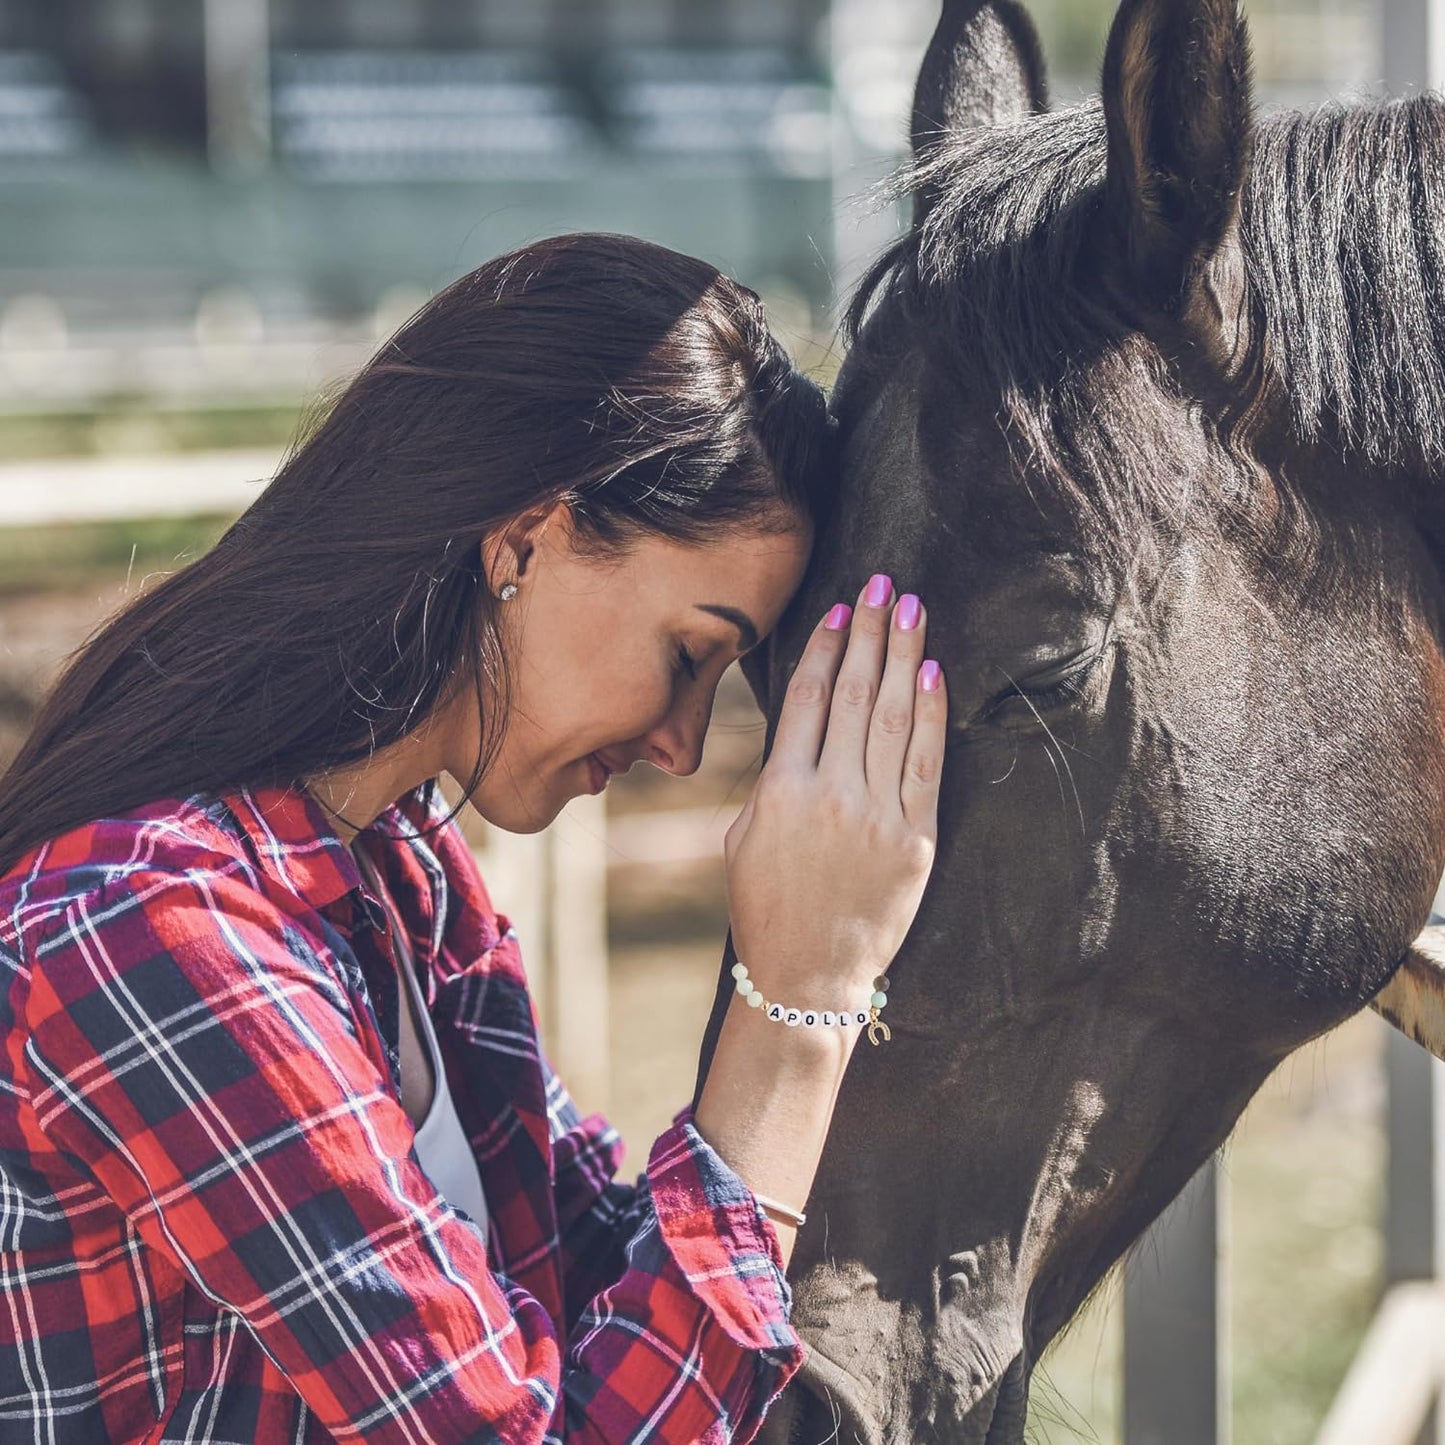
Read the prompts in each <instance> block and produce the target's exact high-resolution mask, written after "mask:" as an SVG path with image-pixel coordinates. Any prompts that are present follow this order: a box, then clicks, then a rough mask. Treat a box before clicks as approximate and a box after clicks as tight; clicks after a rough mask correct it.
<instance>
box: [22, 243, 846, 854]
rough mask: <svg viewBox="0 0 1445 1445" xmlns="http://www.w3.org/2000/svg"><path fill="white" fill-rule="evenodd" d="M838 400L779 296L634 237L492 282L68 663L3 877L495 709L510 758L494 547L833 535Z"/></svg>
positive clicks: (536, 260)
mask: <svg viewBox="0 0 1445 1445" xmlns="http://www.w3.org/2000/svg"><path fill="white" fill-rule="evenodd" d="M828 427H829V423H828V420H827V414H826V403H825V400H824V397H823V394H822V392H821V391H820V390H819V389H818V388H817V387H816V386H815V385H814V384H813V383H812V382H810V381H809V380H807V379H806V378H805V377H803V376H801V375H800V374H799V373H798V372H797V371H796V370H795V369H794V368H793V366H792V364H791V363H790V361H789V360H788V357H787V355H786V353H785V352H784V351H783V349H782V347H781V346H780V345H779V343H778V342H777V340H776V339H775V338H774V337H773V336H772V334H771V333H770V332H769V330H768V327H767V324H766V321H765V319H764V317H763V312H762V307H761V304H760V303H759V301H758V298H757V296H756V295H754V293H753V292H751V291H749V290H748V289H747V288H745V287H743V286H740V285H738V284H737V283H735V282H733V281H731V280H729V279H728V278H726V277H724V276H722V275H721V274H719V272H718V271H717V270H716V269H715V268H713V267H712V266H709V265H707V264H706V263H705V262H703V261H698V260H695V259H693V258H691V257H687V256H682V255H679V254H678V253H676V252H674V251H669V250H666V249H665V248H663V247H661V246H656V245H652V244H649V243H647V242H644V241H639V240H635V239H632V238H629V237H624V236H609V235H588V234H581V235H569V236H559V237H556V238H553V239H551V240H546V241H540V242H538V243H536V244H534V245H530V246H527V247H525V248H523V249H521V250H518V251H514V252H511V253H509V254H507V255H505V256H501V257H498V258H497V259H496V260H493V261H490V262H488V263H487V264H486V265H484V266H481V267H479V268H478V269H477V270H475V271H472V272H470V273H469V274H467V275H465V276H463V277H462V278H461V279H460V280H458V281H456V282H454V283H453V284H452V285H451V286H449V287H448V288H447V289H446V290H444V291H442V292H441V293H440V294H439V295H437V296H435V297H434V298H433V299H432V300H431V301H429V302H428V303H427V304H426V305H425V306H423V307H422V308H421V309H420V310H419V311H418V312H417V313H416V314H415V315H414V316H413V317H412V318H411V319H410V320H409V321H407V322H406V323H405V324H404V325H403V326H402V327H401V329H400V330H399V331H397V333H396V334H395V335H394V336H393V337H392V338H391V339H390V340H389V341H387V342H386V343H385V344H384V345H383V346H382V347H381V348H380V349H379V350H378V352H377V353H376V355H375V356H374V357H372V359H371V360H370V361H369V362H367V363H366V365H365V366H364V367H363V368H362V370H361V371H360V373H359V374H358V375H357V376H356V377H355V379H354V380H353V381H352V382H351V383H350V384H349V385H348V386H347V387H346V388H345V390H344V391H343V392H342V393H341V394H340V396H339V398H338V399H337V400H336V401H335V403H334V404H333V405H332V406H331V408H330V410H329V411H328V412H327V414H326V415H325V418H324V420H322V421H321V422H320V423H319V425H316V426H315V427H314V429H312V430H311V432H310V434H309V435H308V436H307V437H306V438H305V439H304V440H303V441H301V442H299V443H298V444H297V445H295V446H294V447H293V448H292V450H291V453H290V455H289V456H288V457H287V458H286V460H285V462H284V463H283V464H282V466H281V469H280V471H279V472H278V473H277V474H276V476H275V478H274V480H272V481H271V482H270V484H269V485H268V486H267V487H266V489H265V491H264V492H262V494H261V495H260V496H259V497H258V498H257V499H256V501H255V502H254V503H253V504H252V505H251V506H250V507H249V508H248V509H247V510H246V511H245V513H243V514H242V515H241V516H240V517H239V518H237V520H236V521H235V522H234V523H233V524H232V526H231V527H230V528H229V529H228V530H227V531H226V533H225V534H224V535H223V536H222V537H221V539H220V541H219V542H218V543H217V544H216V546H215V547H214V548H213V549H212V550H211V551H210V552H208V553H206V554H205V555H204V556H202V557H200V558H198V559H197V560H196V561H194V562H192V563H190V564H189V565H188V566H186V567H184V568H182V569H181V570H179V571H177V572H174V573H172V574H170V575H169V576H167V577H166V578H165V579H164V580H163V581H161V582H160V583H159V584H157V585H154V586H152V587H151V588H150V589H149V590H146V591H143V592H142V593H141V594H140V595H138V596H137V597H136V598H135V599H134V600H132V601H131V602H129V603H128V604H127V605H125V606H124V607H123V608H122V609H121V610H120V611H119V612H118V613H117V614H116V615H115V616H114V617H112V618H111V619H110V620H109V621H108V622H107V623H106V624H105V625H104V626H103V627H102V628H101V629H100V630H99V631H98V632H97V633H96V634H95V635H94V636H93V637H92V638H90V639H89V640H88V641H87V642H86V643H85V644H84V645H83V646H82V647H81V648H80V649H78V651H77V652H76V653H75V654H73V655H72V657H71V658H70V659H69V661H68V663H67V665H66V667H65V669H64V671H63V672H62V674H61V675H60V677H59V679H58V680H57V681H56V683H55V685H54V686H53V688H52V689H51V691H50V693H49V694H48V696H47V697H46V699H45V701H44V703H43V704H42V706H41V708H40V711H39V713H38V715H37V717H36V719H35V722H34V725H33V727H32V729H31V731H30V733H29V735H28V736H27V738H26V741H25V743H24V745H23V746H22V748H21V750H20V752H19V754H18V755H17V756H16V757H15V759H14V760H13V762H12V763H11V765H10V767H9V768H8V769H7V770H6V772H5V773H4V774H3V776H0V874H4V873H5V872H7V871H8V870H9V869H10V868H12V867H13V866H14V865H15V863H16V862H18V861H19V859H20V858H21V857H22V856H24V854H25V853H26V852H27V851H29V850H30V849H31V848H32V847H34V846H35V845H36V844H38V843H40V842H42V841H44V840H46V839H49V838H53V837H55V836H57V835H58V834H60V833H62V832H64V831H66V830H67V829H69V828H71V827H75V826H78V825H80V824H82V823H85V822H89V821H91V820H95V819H100V818H106V817H112V816H115V815H116V814H118V813H121V812H124V811H125V810H127V809H129V808H132V807H135V806H138V805H140V804H142V803H145V802H148V801H150V800H153V799H156V798H161V797H171V796H188V795H189V794H191V793H193V792H197V791H201V790H208V789H221V788H227V787H236V786H241V785H249V786H258V785H262V784H280V785H291V784H293V783H295V782H297V781H298V780H299V779H301V778H302V777H304V776H306V775H307V774H309V773H311V772H314V771H319V770H324V769H329V768H333V767H336V766H339V765H341V764H344V763H348V762H352V761H355V760H358V759H361V758H365V757H368V756H370V754H371V753H372V752H373V751H374V750H376V749H377V748H380V747H384V746H385V745H387V744H388V743H391V742H394V741H396V740H397V739H399V738H400V737H402V736H403V735H404V734H405V733H407V732H409V731H410V730H411V729H413V728H414V727H416V726H417V725H418V724H419V723H421V721H422V720H423V719H424V718H425V717H426V716H427V715H428V714H429V713H430V712H432V711H433V710H434V709H435V708H437V707H438V706H440V705H442V704H444V703H445V702H446V701H447V699H448V698H449V697H451V696H453V695H454V694H453V689H455V688H457V687H459V686H465V685H468V684H469V685H470V686H471V687H472V688H473V690H474V692H475V695H476V699H477V706H478V708H479V709H480V710H481V713H482V716H483V718H484V721H485V727H484V737H485V739H486V742H485V744H484V747H483V749H482V756H480V757H479V758H478V759H477V763H476V769H475V772H474V774H473V776H472V778H471V779H470V780H469V781H468V782H467V783H466V784H465V785H464V786H465V789H466V791H467V792H468V793H470V792H471V791H472V789H473V788H475V786H476V785H477V783H478V782H479V780H480V779H481V777H482V775H483V773H484V771H485V768H486V765H487V763H488V762H489V761H490V758H491V756H492V755H493V754H494V752H495V747H496V744H497V742H498V741H499V739H500V736H501V728H502V725H503V721H504V718H505V711H506V707H505V697H506V687H505V670H504V668H503V664H502V656H501V649H500V644H499V640H498V632H497V626H496V617H495V612H494V606H495V604H494V599H493V598H492V596H491V594H490V591H489V589H488V587H487V585H486V578H485V574H484V571H483V567H482V557H481V552H482V548H481V542H482V539H483V537H484V536H485V535H487V534H489V533H490V532H491V531H492V530H493V529H494V528H495V527H497V526H499V525H501V524H504V523H505V522H507V521H509V520H510V519H512V518H515V517H517V516H519V515H521V514H522V513H524V512H526V511H527V510H529V509H531V508H533V507H537V506H539V505H542V504H546V503H555V502H557V501H565V502H567V503H568V504H569V505H570V506H571V508H572V511H573V513H574V516H575V519H576V522H577V524H578V533H579V536H580V537H581V539H582V541H583V543H584V545H586V546H587V547H589V548H592V549H597V550H604V551H605V550H615V549H620V548H625V547H626V545H627V543H628V541H629V540H635V539H636V538H637V537H638V536H639V535H640V534H645V533H653V534H660V535H663V536H666V537H668V538H671V539H674V540H678V541H701V540H703V539H705V538H707V537H709V536H712V535H716V534H717V533H718V532H719V531H720V530H726V529H727V528H729V527H735V526H740V525H744V524H747V525H759V524H761V525H783V524H785V523H786V522H787V521H789V520H796V519H797V518H798V517H799V515H802V516H805V517H810V518H812V519H814V520H816V519H817V517H818V513H819V510H820V507H821V505H822V501H823V497H824V494H825V491H826V489H827V486H828V479H829V476H830V475H831V468H830V467H829V466H828V465H827V462H826V457H827V453H828V435H829V433H828Z"/></svg>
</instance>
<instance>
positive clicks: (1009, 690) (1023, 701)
mask: <svg viewBox="0 0 1445 1445" xmlns="http://www.w3.org/2000/svg"><path fill="white" fill-rule="evenodd" d="M1103 655H1104V649H1103V648H1100V647H1097V646H1094V647H1090V648H1089V649H1088V650H1087V651H1085V652H1082V653H1076V654H1075V655H1074V656H1073V657H1071V658H1069V659H1068V660H1067V661H1065V662H1063V663H1060V664H1059V665H1058V666H1056V667H1052V668H1050V669H1049V670H1048V671H1047V672H1042V673H1036V674H1034V675H1033V676H1032V677H1026V678H1020V679H1019V680H1018V681H1017V682H1012V681H1011V682H1010V683H1009V685H1008V686H1007V687H1006V688H1004V689H1003V690H1002V691H1001V692H999V693H996V694H995V695H994V696H993V697H992V698H990V699H989V701H988V702H986V703H985V704H984V706H983V708H982V709H981V710H980V712H979V715H978V719H977V721H979V722H986V723H1028V722H1042V721H1043V720H1044V716H1045V715H1046V714H1048V713H1049V712H1051V711H1056V710H1057V709H1059V708H1061V707H1066V706H1068V705H1069V704H1070V703H1073V702H1076V701H1077V700H1078V699H1079V698H1080V697H1081V696H1082V695H1083V693H1084V689H1085V687H1086V686H1087V685H1088V681H1089V677H1090V674H1092V672H1093V671H1094V668H1095V667H1096V666H1097V665H1098V662H1099V659H1100V658H1101V657H1102V656H1103Z"/></svg>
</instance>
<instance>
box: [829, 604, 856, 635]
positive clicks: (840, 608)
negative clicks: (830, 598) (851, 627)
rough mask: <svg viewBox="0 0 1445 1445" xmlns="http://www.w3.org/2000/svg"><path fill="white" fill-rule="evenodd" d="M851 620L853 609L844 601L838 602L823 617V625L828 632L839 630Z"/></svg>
mask: <svg viewBox="0 0 1445 1445" xmlns="http://www.w3.org/2000/svg"><path fill="white" fill-rule="evenodd" d="M852 620H853V609H852V608H851V607H849V606H848V604H847V603H846V602H840V603H839V604H838V605H837V606H836V607H835V608H834V609H833V610H832V611H831V612H830V613H829V614H828V615H827V616H826V617H825V618H824V619H823V626H824V627H826V628H827V629H828V631H829V632H841V631H842V630H843V629H844V628H845V627H846V626H847V625H848V624H849V623H850V622H851V621H852Z"/></svg>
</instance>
